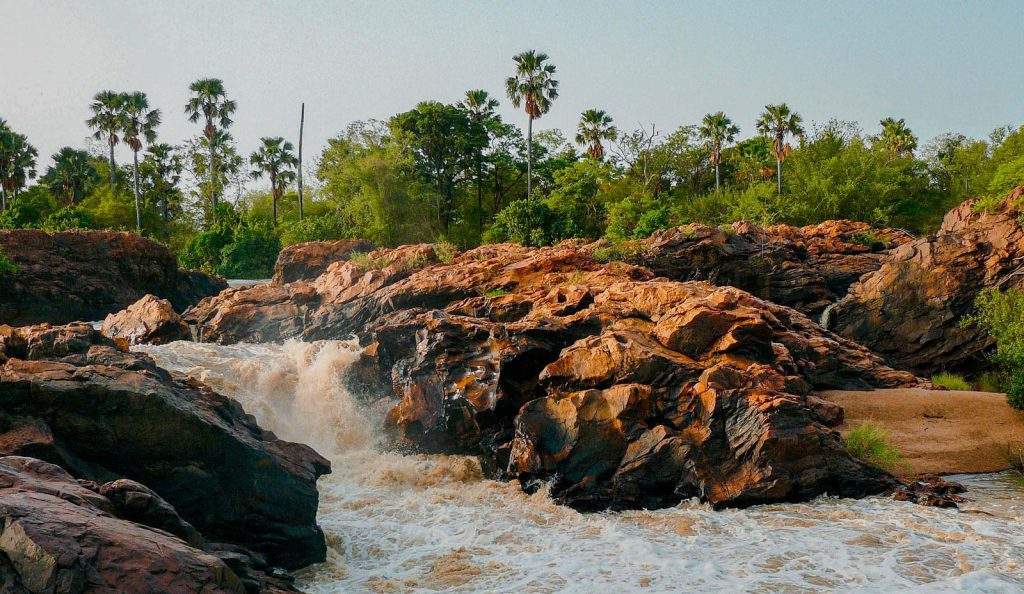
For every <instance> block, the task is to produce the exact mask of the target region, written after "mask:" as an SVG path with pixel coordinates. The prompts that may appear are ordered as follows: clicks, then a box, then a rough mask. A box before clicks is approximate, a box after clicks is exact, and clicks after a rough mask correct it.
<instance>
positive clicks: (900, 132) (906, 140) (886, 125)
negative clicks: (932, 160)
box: [875, 118, 917, 157]
mask: <svg viewBox="0 0 1024 594" xmlns="http://www.w3.org/2000/svg"><path fill="white" fill-rule="evenodd" d="M879 124H881V125H882V133H881V134H879V135H878V136H877V137H876V139H875V140H876V142H878V143H879V144H880V145H881V146H882V147H884V148H885V149H886V150H889V151H892V153H893V154H895V155H897V156H901V157H903V156H907V155H910V154H912V153H913V152H914V149H916V148H917V137H916V136H914V133H913V132H911V131H910V128H908V127H907V122H906V121H905V120H904V119H903V118H900V119H898V120H897V119H895V118H885V119H884V120H882V121H880V122H879Z"/></svg>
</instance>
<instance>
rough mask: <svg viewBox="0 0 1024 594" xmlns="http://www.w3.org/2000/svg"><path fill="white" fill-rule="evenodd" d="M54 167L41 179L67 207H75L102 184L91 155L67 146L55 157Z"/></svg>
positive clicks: (49, 168)
mask: <svg viewBox="0 0 1024 594" xmlns="http://www.w3.org/2000/svg"><path fill="white" fill-rule="evenodd" d="M52 159H53V165H51V166H50V167H48V168H47V169H46V173H45V174H43V177H42V178H40V181H42V182H43V183H44V184H46V185H47V186H49V187H50V191H51V192H53V193H54V195H56V196H57V197H58V198H60V199H61V200H62V202H63V203H64V204H65V205H66V206H74V205H76V204H78V203H79V202H81V201H82V200H84V199H85V197H86V196H87V195H88V194H89V192H91V191H92V190H93V188H94V187H96V184H98V183H99V182H100V174H99V172H98V171H96V167H95V166H94V165H93V162H92V157H91V156H89V153H87V152H85V151H82V150H77V149H73V148H71V147H69V146H66V147H64V148H62V149H60V151H59V152H57V153H56V154H54V155H53V157H52Z"/></svg>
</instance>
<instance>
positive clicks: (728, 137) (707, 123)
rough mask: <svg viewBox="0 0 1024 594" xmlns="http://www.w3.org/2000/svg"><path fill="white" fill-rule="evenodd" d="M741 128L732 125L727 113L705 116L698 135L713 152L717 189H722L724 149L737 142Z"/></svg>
mask: <svg viewBox="0 0 1024 594" xmlns="http://www.w3.org/2000/svg"><path fill="white" fill-rule="evenodd" d="M739 132H740V128H739V126H737V125H735V124H733V123H732V120H730V119H729V118H728V117H727V116H726V115H725V112H721V111H719V112H716V113H709V114H707V115H705V116H704V121H703V122H701V125H700V128H699V130H698V133H699V134H700V137H701V138H703V139H704V141H705V142H707V145H708V150H709V151H710V152H711V164H712V165H713V166H714V167H715V189H716V190H717V189H719V187H721V184H722V182H721V175H720V174H719V166H720V165H721V164H722V147H723V146H724V145H725V144H726V143H728V142H732V141H733V140H735V138H736V135H737V134H739Z"/></svg>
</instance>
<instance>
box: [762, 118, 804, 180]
mask: <svg viewBox="0 0 1024 594" xmlns="http://www.w3.org/2000/svg"><path fill="white" fill-rule="evenodd" d="M757 130H758V131H759V132H760V133H761V134H764V135H765V136H767V137H769V138H771V139H772V152H773V153H774V154H775V172H776V175H777V176H778V191H779V194H781V193H782V161H784V160H785V158H786V155H788V154H789V151H790V150H792V149H791V147H790V146H789V145H788V144H786V136H788V135H793V136H800V135H802V134H803V133H804V129H803V118H801V117H800V114H798V113H795V112H793V111H790V109H789V106H788V105H786V104H785V103H779V104H778V105H765V107H764V112H762V113H761V116H760V117H759V118H758V120H757Z"/></svg>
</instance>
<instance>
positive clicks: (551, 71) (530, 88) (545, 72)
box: [505, 50, 558, 198]
mask: <svg viewBox="0 0 1024 594" xmlns="http://www.w3.org/2000/svg"><path fill="white" fill-rule="evenodd" d="M547 60H548V55H547V54H545V53H543V52H537V51H536V50H528V51H525V52H523V53H521V54H517V55H515V56H513V57H512V61H513V62H515V64H516V74H515V76H510V77H508V79H506V80H505V90H506V91H507V92H508V98H509V99H510V100H511V101H512V106H513V107H516V108H518V107H519V106H520V105H525V107H526V116H527V118H528V120H527V124H526V196H527V197H528V198H529V197H530V194H531V193H532V191H533V120H535V119H537V118H539V117H540V116H542V115H544V114H546V113H547V112H548V110H549V109H551V102H552V101H554V100H555V99H557V98H558V81H557V80H555V79H554V78H553V77H554V75H555V65H554V64H548V63H547Z"/></svg>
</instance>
